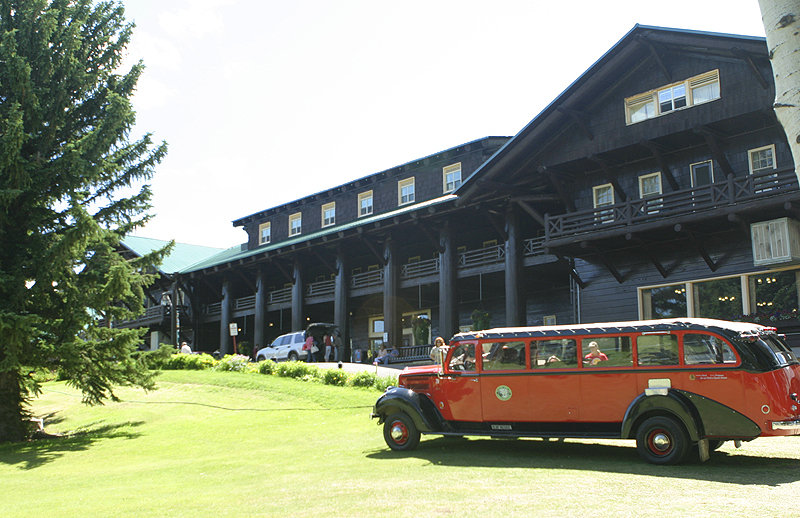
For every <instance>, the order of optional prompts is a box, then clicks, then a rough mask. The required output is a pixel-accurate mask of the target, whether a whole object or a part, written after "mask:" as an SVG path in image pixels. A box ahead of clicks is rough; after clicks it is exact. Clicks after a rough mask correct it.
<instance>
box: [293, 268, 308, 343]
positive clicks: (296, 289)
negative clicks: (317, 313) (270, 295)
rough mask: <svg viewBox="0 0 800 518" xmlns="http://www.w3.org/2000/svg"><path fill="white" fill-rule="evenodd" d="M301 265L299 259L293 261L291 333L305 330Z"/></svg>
mask: <svg viewBox="0 0 800 518" xmlns="http://www.w3.org/2000/svg"><path fill="white" fill-rule="evenodd" d="M303 285H304V279H303V265H302V263H301V262H300V260H299V259H297V258H295V260H294V284H292V331H301V330H303V329H305V327H306V326H305V322H304V321H303V309H304V304H305V287H304V286H303Z"/></svg>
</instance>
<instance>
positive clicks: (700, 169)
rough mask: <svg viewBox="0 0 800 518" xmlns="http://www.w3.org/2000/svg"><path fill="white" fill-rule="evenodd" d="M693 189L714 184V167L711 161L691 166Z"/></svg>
mask: <svg viewBox="0 0 800 518" xmlns="http://www.w3.org/2000/svg"><path fill="white" fill-rule="evenodd" d="M689 169H690V170H691V172H692V187H702V186H703V185H709V184H712V183H714V165H713V164H712V163H711V160H706V161H705V162H698V163H696V164H691V165H690V166H689Z"/></svg>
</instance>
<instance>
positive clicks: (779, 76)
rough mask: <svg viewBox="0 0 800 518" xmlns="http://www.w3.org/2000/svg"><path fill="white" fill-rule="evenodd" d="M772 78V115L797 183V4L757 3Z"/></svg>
mask: <svg viewBox="0 0 800 518" xmlns="http://www.w3.org/2000/svg"><path fill="white" fill-rule="evenodd" d="M758 4H759V7H761V20H762V22H763V23H764V31H765V32H766V34H767V47H768V48H769V55H770V61H771V62H772V74H773V76H774V77H775V105H774V108H775V114H776V115H777V116H778V121H779V122H780V123H781V126H783V130H784V131H785V132H786V138H787V139H788V140H789V147H790V148H791V149H792V158H793V159H794V167H795V174H796V175H797V178H798V181H800V0H758Z"/></svg>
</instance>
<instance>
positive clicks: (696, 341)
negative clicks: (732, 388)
mask: <svg viewBox="0 0 800 518" xmlns="http://www.w3.org/2000/svg"><path fill="white" fill-rule="evenodd" d="M683 361H684V363H686V365H711V364H719V363H736V355H735V354H733V350H731V347H730V346H729V345H728V344H727V343H726V342H725V341H724V340H721V339H719V338H717V337H716V336H712V335H706V334H700V333H686V334H685V335H683Z"/></svg>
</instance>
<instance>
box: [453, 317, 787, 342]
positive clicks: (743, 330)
mask: <svg viewBox="0 0 800 518" xmlns="http://www.w3.org/2000/svg"><path fill="white" fill-rule="evenodd" d="M676 328H677V329H681V328H682V329H687V330H690V329H691V330H715V331H717V332H728V333H734V334H738V335H751V334H759V333H769V332H774V328H770V327H765V326H762V325H760V324H753V323H750V322H730V321H727V320H715V319H712V318H668V319H661V320H636V321H628V322H599V323H591V324H569V325H559V326H539V327H499V328H494V329H485V330H483V331H467V332H463V333H459V334H457V335H455V336H454V337H453V339H452V341H458V340H475V339H482V338H484V339H485V338H490V339H491V338H498V339H499V338H530V337H536V336H550V337H552V336H574V335H589V334H610V333H646V332H659V331H669V330H675V329H676Z"/></svg>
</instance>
